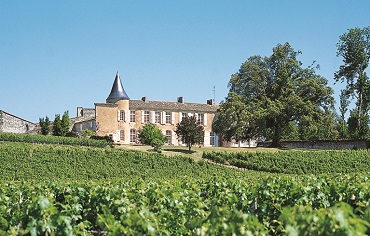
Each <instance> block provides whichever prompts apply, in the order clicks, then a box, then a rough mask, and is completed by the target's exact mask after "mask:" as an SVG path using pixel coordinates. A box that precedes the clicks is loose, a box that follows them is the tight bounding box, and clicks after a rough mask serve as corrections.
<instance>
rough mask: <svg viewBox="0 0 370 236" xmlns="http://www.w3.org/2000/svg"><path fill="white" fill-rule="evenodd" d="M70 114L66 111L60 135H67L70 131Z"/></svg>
mask: <svg viewBox="0 0 370 236" xmlns="http://www.w3.org/2000/svg"><path fill="white" fill-rule="evenodd" d="M69 126H70V124H69V115H68V111H65V112H64V114H63V116H62V120H61V128H60V135H61V136H66V135H67V133H68V132H69Z"/></svg>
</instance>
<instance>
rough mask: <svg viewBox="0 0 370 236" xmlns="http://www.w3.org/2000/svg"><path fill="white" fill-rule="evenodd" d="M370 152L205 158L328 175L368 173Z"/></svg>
mask: <svg viewBox="0 0 370 236" xmlns="http://www.w3.org/2000/svg"><path fill="white" fill-rule="evenodd" d="M369 154H370V152H369V151H367V150H356V151H354V150H342V151H310V152H309V151H289V152H288V151H280V152H274V153H271V152H256V153H248V152H204V153H203V158H204V159H208V160H211V161H213V162H216V163H221V164H226V165H230V166H235V167H239V168H245V169H248V170H255V171H263V172H269V173H284V174H326V173H354V172H367V171H368V170H369V169H370V158H369Z"/></svg>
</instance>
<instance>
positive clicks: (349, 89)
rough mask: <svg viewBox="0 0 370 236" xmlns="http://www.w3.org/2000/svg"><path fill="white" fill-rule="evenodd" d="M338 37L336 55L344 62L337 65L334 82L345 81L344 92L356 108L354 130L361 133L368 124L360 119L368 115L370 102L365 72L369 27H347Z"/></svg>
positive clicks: (368, 84)
mask: <svg viewBox="0 0 370 236" xmlns="http://www.w3.org/2000/svg"><path fill="white" fill-rule="evenodd" d="M339 39H340V40H339V42H338V43H337V56H338V57H339V56H341V57H343V63H344V64H343V65H341V66H340V67H339V70H338V71H337V72H336V73H335V74H334V78H335V81H336V82H338V81H341V82H344V81H346V82H347V86H346V89H345V90H346V93H347V94H348V95H351V96H352V98H355V99H356V108H355V110H354V111H353V112H355V113H357V114H356V115H354V114H353V115H352V118H355V117H356V119H357V121H356V131H355V132H356V133H358V134H361V133H363V130H364V129H366V128H365V126H368V124H367V123H366V124H364V123H362V122H361V120H363V119H364V116H368V114H367V112H368V110H369V109H368V107H369V102H370V99H369V93H368V91H369V87H370V82H369V78H368V77H367V75H366V72H365V70H366V68H367V67H368V65H369V59H370V27H365V28H363V29H360V28H354V29H349V30H348V31H347V32H346V33H344V34H343V35H341V36H340V37H339ZM347 99H348V98H347ZM365 120H366V119H365ZM352 123H353V122H352Z"/></svg>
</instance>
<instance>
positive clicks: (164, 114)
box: [161, 111, 166, 125]
mask: <svg viewBox="0 0 370 236" xmlns="http://www.w3.org/2000/svg"><path fill="white" fill-rule="evenodd" d="M161 119H162V121H161V123H162V125H164V124H166V112H165V111H162V117H161Z"/></svg>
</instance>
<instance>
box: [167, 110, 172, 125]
mask: <svg viewBox="0 0 370 236" xmlns="http://www.w3.org/2000/svg"><path fill="white" fill-rule="evenodd" d="M171 121H172V113H171V112H169V111H167V112H166V123H167V124H171Z"/></svg>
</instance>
